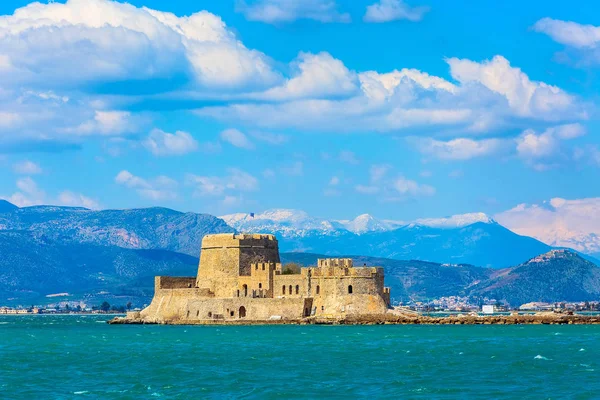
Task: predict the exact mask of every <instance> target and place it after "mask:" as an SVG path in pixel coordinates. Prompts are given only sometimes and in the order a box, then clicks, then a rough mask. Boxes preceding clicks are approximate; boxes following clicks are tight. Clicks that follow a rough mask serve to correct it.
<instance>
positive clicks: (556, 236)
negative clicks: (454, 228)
mask: <svg viewBox="0 0 600 400" xmlns="http://www.w3.org/2000/svg"><path fill="white" fill-rule="evenodd" d="M494 219H495V220H497V221H498V222H499V223H501V224H502V225H504V226H506V227H507V228H509V229H511V230H512V231H514V232H516V233H518V234H520V235H526V236H532V237H534V238H536V239H539V240H541V241H542V242H544V243H547V244H549V245H551V246H564V247H570V248H573V249H575V250H578V251H581V252H584V253H590V254H592V253H596V254H598V253H600V229H599V227H600V198H598V197H595V198H585V199H571V200H569V199H563V198H558V197H556V198H552V199H550V200H547V201H543V202H541V203H539V204H519V205H517V206H515V207H514V208H512V209H510V210H508V211H504V212H502V213H499V214H497V215H495V216H494Z"/></svg>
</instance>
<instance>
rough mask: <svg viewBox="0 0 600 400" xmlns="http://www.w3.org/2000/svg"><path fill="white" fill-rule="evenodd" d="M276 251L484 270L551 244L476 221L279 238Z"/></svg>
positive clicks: (518, 260)
mask: <svg viewBox="0 0 600 400" xmlns="http://www.w3.org/2000/svg"><path fill="white" fill-rule="evenodd" d="M280 247H281V248H282V251H286V252H290V251H300V252H311V253H319V254H327V255H331V256H334V255H341V254H356V253H360V254H362V255H365V256H372V257H382V258H393V259H399V260H410V259H414V260H423V261H430V262H438V263H454V264H471V265H478V266H483V267H490V268H506V267H510V266H512V265H517V264H520V263H521V262H523V261H524V260H527V259H529V258H531V257H534V256H536V255H538V254H541V253H544V252H547V251H549V250H550V249H551V248H550V246H548V245H545V244H544V243H542V242H540V241H538V240H535V239H532V238H530V237H526V236H519V235H517V234H515V233H513V232H511V231H510V230H508V229H506V228H504V227H503V226H501V225H498V224H497V223H483V222H477V223H474V224H472V225H468V226H464V227H460V228H453V229H448V228H432V227H426V226H420V225H410V226H405V227H402V228H398V229H394V230H391V231H384V232H369V233H365V234H362V235H356V234H353V233H351V232H345V233H340V232H338V233H337V234H336V235H316V236H313V235H308V236H304V237H295V238H287V239H286V238H284V239H283V240H280Z"/></svg>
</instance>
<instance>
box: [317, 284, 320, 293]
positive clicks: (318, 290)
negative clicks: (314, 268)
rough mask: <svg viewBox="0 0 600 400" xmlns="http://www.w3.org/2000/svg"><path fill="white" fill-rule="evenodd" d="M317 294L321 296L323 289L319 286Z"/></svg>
mask: <svg viewBox="0 0 600 400" xmlns="http://www.w3.org/2000/svg"><path fill="white" fill-rule="evenodd" d="M317 294H321V287H320V286H319V285H317Z"/></svg>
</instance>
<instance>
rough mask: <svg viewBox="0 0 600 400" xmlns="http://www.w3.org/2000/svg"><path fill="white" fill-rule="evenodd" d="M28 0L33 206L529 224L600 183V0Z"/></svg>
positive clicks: (11, 29) (11, 83) (14, 101)
mask: <svg viewBox="0 0 600 400" xmlns="http://www.w3.org/2000/svg"><path fill="white" fill-rule="evenodd" d="M28 4H29V2H27V1H15V0H4V1H3V2H2V3H1V4H0V15H2V16H0V166H1V167H2V168H1V169H0V196H1V197H4V198H7V199H9V200H10V201H13V202H15V203H17V204H19V205H31V204H46V203H52V204H66V205H83V206H88V207H92V208H130V207H145V206H154V205H159V206H166V207H171V208H175V209H178V210H183V211H195V212H208V213H213V214H217V215H221V214H226V213H232V212H253V211H255V212H259V211H262V210H265V209H269V208H297V209H302V210H305V211H307V212H309V213H311V214H314V215H319V216H322V217H328V218H339V219H342V218H353V217H354V216H356V215H358V214H362V213H370V214H373V215H375V216H377V217H379V218H386V219H395V220H412V219H416V218H425V217H440V216H446V215H451V214H459V213H468V212H476V211H481V212H485V213H487V214H489V215H500V216H502V215H505V216H507V217H506V218H507V220H511V219H510V218H513V219H512V220H511V221H513V223H515V222H514V219H518V220H522V219H523V218H524V217H526V216H528V217H532V215H533V214H535V217H536V218H537V217H538V214H536V213H535V212H536V211H535V210H537V209H538V208H539V207H541V208H543V209H550V210H551V211H556V210H557V208H556V206H557V205H560V206H563V205H564V204H569V205H573V207H575V208H577V207H576V206H574V205H577V204H580V203H576V202H577V201H579V200H581V199H588V200H589V199H596V198H597V197H600V194H599V193H598V192H599V190H600V188H599V186H598V184H597V181H598V175H599V174H598V172H599V168H600V150H599V147H598V146H599V145H600V143H599V141H600V140H599V137H598V134H597V130H598V118H597V111H596V108H597V106H596V104H597V103H598V101H599V99H598V98H597V97H598V96H597V93H598V89H599V84H598V79H597V73H598V67H599V66H600V50H598V43H600V28H599V27H598V25H600V17H599V16H600V12H599V11H600V10H599V8H600V6H599V5H597V4H595V3H594V2H590V1H571V2H564V1H528V2H522V1H521V2H517V1H503V2H482V1H442V0H438V1H435V0H431V1H428V0H419V1H416V0H415V1H413V0H407V1H404V2H402V1H398V0H382V1H376V0H369V1H352V2H350V1H341V0H339V1H337V2H336V1H334V0H306V1H300V0H258V1H256V0H255V1H249V0H248V1H246V2H239V1H238V2H235V1H219V2H215V1H210V2H209V1H193V2H192V1H174V0H173V1H169V2H164V1H158V0H144V1H140V0H135V1H130V2H129V4H124V3H118V2H112V1H109V0H70V1H68V2H65V1H56V2H54V3H52V4H48V3H46V2H43V3H41V4H29V5H28ZM203 10H204V12H202V11H203ZM169 13H172V14H169ZM188 17H189V18H188ZM553 198H560V199H566V200H567V201H569V202H573V203H561V202H556V201H555V202H554V203H552V202H551V199H553ZM585 204H586V205H589V203H585ZM599 204H600V201H599V202H598V203H596V202H593V205H594V207H596V206H597V205H599ZM518 205H521V206H519V207H521V208H519V209H514V208H515V207H517V206H518ZM536 207H538V208H536ZM507 210H512V214H511V213H508V214H507V212H508V211H507ZM532 210H533V211H532ZM578 210H579V211H578V212H580V213H581V212H584V211H582V209H581V208H579V209H578ZM584 210H585V212H588V211H589V209H588V208H585V209H584ZM521 212H523V213H525V212H528V214H521ZM555 214H556V213H555ZM553 215H554V214H553ZM509 217H510V218H509ZM532 218H533V217H532ZM544 218H546V219H549V218H555V219H556V218H558V217H557V216H556V215H554V216H550V217H549V216H545V217H544Z"/></svg>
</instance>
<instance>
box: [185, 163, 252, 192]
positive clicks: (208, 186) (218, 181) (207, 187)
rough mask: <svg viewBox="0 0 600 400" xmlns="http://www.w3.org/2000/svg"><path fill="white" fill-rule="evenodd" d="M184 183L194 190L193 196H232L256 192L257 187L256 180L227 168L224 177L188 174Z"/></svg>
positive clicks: (244, 173) (249, 175)
mask: <svg viewBox="0 0 600 400" xmlns="http://www.w3.org/2000/svg"><path fill="white" fill-rule="evenodd" d="M185 181H186V184H187V185H189V186H191V187H193V188H194V195H195V196H222V195H226V196H233V195H234V194H235V193H239V192H252V191H255V190H258V186H259V183H258V179H256V178H255V177H254V176H252V175H251V174H249V173H248V172H245V171H242V170H241V169H238V168H229V169H228V170H227V174H226V175H225V176H201V175H194V174H188V175H187V176H186V179H185ZM232 193H233V194H232Z"/></svg>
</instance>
